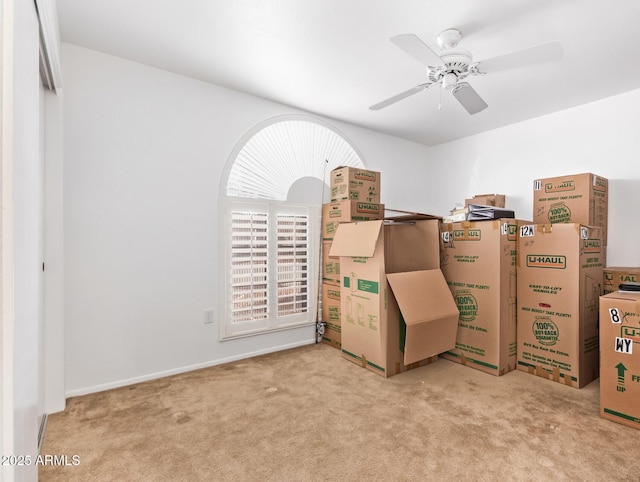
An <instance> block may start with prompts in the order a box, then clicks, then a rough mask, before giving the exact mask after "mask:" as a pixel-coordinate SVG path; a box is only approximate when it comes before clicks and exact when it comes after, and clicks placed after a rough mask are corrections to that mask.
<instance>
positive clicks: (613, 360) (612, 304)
mask: <svg viewBox="0 0 640 482" xmlns="http://www.w3.org/2000/svg"><path fill="white" fill-rule="evenodd" d="M600 354H601V355H600V356H601V361H600V416H601V417H602V418H606V419H608V420H613V421H614V422H618V423H621V424H623V425H627V426H629V427H633V428H635V429H639V430H640V293H623V292H620V291H615V292H612V293H609V294H607V295H606V296H602V297H601V298H600Z"/></svg>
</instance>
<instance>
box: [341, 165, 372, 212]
mask: <svg viewBox="0 0 640 482" xmlns="http://www.w3.org/2000/svg"><path fill="white" fill-rule="evenodd" d="M330 187H331V202H335V201H342V200H343V199H347V200H350V201H361V202H366V203H375V204H379V203H380V173H379V172H376V171H369V170H367V169H360V168H358V167H339V168H337V169H334V170H333V171H331V185H330Z"/></svg>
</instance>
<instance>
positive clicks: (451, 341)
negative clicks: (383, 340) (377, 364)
mask: <svg viewBox="0 0 640 482" xmlns="http://www.w3.org/2000/svg"><path fill="white" fill-rule="evenodd" d="M387 280H388V281H389V285H390V286H391V290H392V292H393V295H394V296H395V299H396V301H397V303H398V306H399V309H400V312H401V314H402V319H403V320H404V323H406V339H405V344H404V364H405V365H409V364H411V363H414V362H417V361H419V360H422V359H424V358H428V357H431V356H434V355H438V354H439V353H442V352H444V351H446V350H450V349H452V348H453V347H454V346H455V340H456V330H457V322H458V308H457V307H456V304H455V302H454V301H453V297H452V296H451V292H450V291H449V288H448V286H447V282H446V280H445V279H444V276H443V275H442V272H441V271H440V270H439V269H433V270H423V271H410V272H407V273H393V274H388V275H387Z"/></svg>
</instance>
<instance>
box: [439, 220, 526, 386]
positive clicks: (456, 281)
mask: <svg viewBox="0 0 640 482" xmlns="http://www.w3.org/2000/svg"><path fill="white" fill-rule="evenodd" d="M441 232H442V236H441V237H442V241H443V246H444V248H443V251H442V259H441V260H440V264H441V267H440V269H442V273H443V274H444V277H445V278H446V280H447V283H448V284H449V288H450V289H451V293H452V294H453V296H454V299H455V300H456V303H457V305H458V310H459V312H460V318H459V320H458V335H457V338H456V347H455V349H453V350H449V351H447V352H445V353H443V354H442V355H441V356H442V357H443V358H446V359H448V360H452V361H455V362H458V363H462V364H463V365H467V366H470V367H473V368H476V369H478V370H482V371H484V372H487V373H490V374H492V375H497V376H500V375H504V374H505V373H507V372H509V371H511V370H515V368H516V244H517V234H518V221H516V220H515V219H495V220H492V221H464V222H461V223H452V224H443V225H442V227H441Z"/></svg>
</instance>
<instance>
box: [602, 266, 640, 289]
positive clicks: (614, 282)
mask: <svg viewBox="0 0 640 482" xmlns="http://www.w3.org/2000/svg"><path fill="white" fill-rule="evenodd" d="M603 275H604V291H603V293H604V294H605V295H606V294H607V293H611V292H613V291H618V287H619V286H620V283H640V267H638V268H619V267H612V268H605V269H604V271H603Z"/></svg>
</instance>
